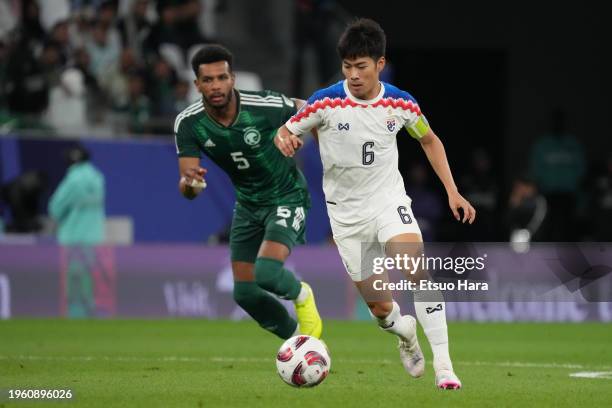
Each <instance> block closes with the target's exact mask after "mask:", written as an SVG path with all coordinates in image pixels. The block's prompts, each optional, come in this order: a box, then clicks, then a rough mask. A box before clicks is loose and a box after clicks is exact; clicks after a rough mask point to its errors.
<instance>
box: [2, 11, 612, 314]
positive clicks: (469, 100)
mask: <svg viewBox="0 0 612 408" xmlns="http://www.w3.org/2000/svg"><path fill="white" fill-rule="evenodd" d="M0 7H2V20H1V24H2V25H1V26H0V27H1V28H0V40H1V42H0V47H1V48H0V79H1V83H0V84H1V85H0V124H1V127H0V132H1V137H0V159H1V162H0V163H1V165H0V181H1V183H2V186H3V187H2V201H0V203H1V205H0V216H1V218H0V219H1V220H2V222H1V224H0V225H2V232H0V234H2V235H0V253H2V255H3V256H2V257H0V259H2V261H1V262H0V267H1V269H0V276H3V280H2V282H5V285H4V286H3V287H4V288H5V289H4V290H3V291H2V292H0V293H2V295H0V297H2V296H3V299H2V302H0V304H3V305H8V306H6V309H5V310H3V316H4V317H9V316H30V315H58V314H63V313H68V312H67V310H68V309H69V308H67V307H66V302H67V300H66V294H65V293H63V292H62V290H61V287H62V279H63V276H64V275H63V273H64V272H65V271H64V269H65V268H66V267H67V266H66V265H68V264H70V261H66V258H68V259H70V257H71V256H73V255H71V253H70V252H69V250H68V249H66V248H62V247H60V246H56V245H55V244H54V243H55V235H54V225H53V223H52V222H51V221H50V220H49V218H48V216H47V214H46V208H47V203H48V200H49V197H50V195H51V193H52V192H53V191H54V189H55V188H56V186H57V185H58V183H59V181H60V180H61V178H62V177H63V175H64V173H65V170H66V164H65V162H64V161H63V160H62V153H63V152H64V151H65V149H66V148H69V147H70V146H73V145H74V144H75V142H77V141H78V142H79V143H81V144H82V145H83V146H85V147H86V148H87V149H88V150H89V151H90V152H91V153H92V157H93V160H92V161H93V163H94V164H95V165H96V166H97V167H98V168H99V169H100V170H101V171H102V173H103V174H104V175H105V177H106V195H107V199H106V212H107V234H106V245H105V246H104V247H102V248H100V249H99V251H98V252H99V253H96V254H94V256H93V257H91V258H88V257H87V256H85V259H87V260H84V261H82V267H83V269H84V271H89V273H92V276H94V277H97V278H95V279H97V282H98V283H97V285H98V286H100V285H102V286H103V285H104V282H106V281H105V278H104V277H105V276H110V277H112V278H108V279H110V280H108V282H111V283H112V284H111V286H110V287H109V288H107V289H108V290H107V291H103V292H104V293H105V294H106V295H108V296H111V298H112V299H114V300H112V299H110V300H109V299H102V298H101V299H98V300H97V302H102V303H105V302H106V303H108V302H111V303H112V304H113V305H114V306H113V308H112V309H111V310H106V309H104V308H101V306H95V307H93V308H90V309H89V311H87V312H83V313H85V314H86V315H104V316H107V315H114V314H115V313H118V315H123V313H122V312H121V311H122V310H123V309H122V308H121V307H118V306H117V304H121V296H119V294H122V296H123V297H126V298H132V297H131V295H132V292H130V290H127V289H125V290H124V289H123V286H122V285H123V283H122V282H123V281H122V280H121V279H120V277H121V276H131V274H135V275H138V274H139V273H142V274H143V275H142V277H141V278H142V279H144V280H146V279H147V278H146V271H147V270H149V269H157V268H154V263H152V264H147V263H146V262H145V263H144V264H142V265H132V264H129V263H128V264H123V263H121V262H120V261H119V259H120V258H121V257H120V256H119V255H117V253H118V252H121V251H128V252H129V251H132V250H133V253H134V254H138V253H139V252H138V251H147V250H148V249H150V248H151V245H154V247H153V248H162V251H166V253H167V254H168V255H167V256H168V257H169V258H171V259H179V258H173V257H178V256H180V252H181V251H187V252H188V253H189V254H190V255H189V258H190V259H198V256H197V255H196V254H201V255H200V257H201V258H200V259H202V260H203V263H202V265H199V264H198V262H192V263H191V264H189V263H188V262H183V263H182V262H181V261H177V262H178V264H179V265H182V268H183V269H181V268H179V270H178V271H177V270H176V269H174V270H173V269H172V268H170V267H169V268H168V269H167V270H166V271H161V272H159V273H160V274H161V276H162V277H164V279H166V280H163V279H162V283H160V284H157V285H156V286H155V285H154V286H155V289H151V292H150V296H153V297H155V296H157V298H158V301H159V304H157V305H156V306H155V307H157V309H155V308H154V309H155V310H156V312H155V313H152V312H151V311H142V310H141V312H140V313H144V314H146V315H150V314H153V315H159V316H166V315H189V316H204V317H228V312H227V311H225V312H220V310H225V309H223V308H220V307H217V306H215V302H218V301H220V302H222V303H223V302H224V301H225V299H224V297H228V296H229V292H230V291H231V279H230V281H229V282H225V283H223V282H221V280H220V278H219V279H217V280H216V283H215V284H211V283H210V282H208V283H203V282H202V281H201V280H198V275H197V274H198V270H199V269H201V273H202V276H209V277H208V278H207V279H209V280H211V279H213V277H215V276H217V275H218V273H219V272H220V271H219V270H218V268H221V270H222V271H224V272H223V273H222V274H221V275H219V276H224V277H225V278H229V275H228V274H229V270H228V269H227V268H228V266H229V262H226V263H225V264H223V265H217V266H212V265H214V264H215V262H216V260H217V258H216V257H217V256H219V254H220V253H221V252H218V250H219V248H224V245H225V244H226V243H227V236H228V228H229V224H230V221H231V212H232V206H233V202H234V194H233V191H232V187H231V185H230V184H229V181H228V179H227V177H226V176H225V175H224V174H223V173H222V171H221V170H220V169H218V168H216V166H215V165H214V164H212V163H210V162H209V161H208V160H207V159H206V158H204V159H203V163H204V167H207V168H209V169H210V171H209V173H208V176H207V177H208V182H209V185H210V188H208V189H207V190H206V192H205V194H203V195H202V196H201V197H200V198H199V199H198V200H197V201H195V202H188V201H186V200H184V199H182V197H180V195H179V194H178V193H177V192H176V180H177V171H176V157H175V154H174V142H173V135H172V123H173V118H174V117H175V115H176V114H177V113H178V112H180V111H181V110H182V109H183V108H184V107H185V106H186V105H187V104H188V103H190V102H191V101H193V100H195V98H197V93H195V89H194V88H193V85H192V84H191V82H192V80H193V73H192V71H191V68H190V65H189V57H190V56H191V55H192V54H193V52H194V50H197V49H198V47H199V46H200V45H201V44H205V43H210V42H219V43H222V44H224V45H226V46H228V47H229V48H230V49H231V50H232V51H233V52H234V54H235V70H236V71H237V77H238V86H239V87H240V86H242V87H244V88H245V89H260V88H262V87H263V88H268V89H274V90H278V91H281V92H284V93H285V94H287V95H289V96H293V97H301V98H307V97H308V96H309V95H310V93H311V92H312V91H314V90H315V89H317V88H319V87H321V86H325V85H327V84H330V83H333V82H334V81H336V80H339V79H340V78H341V76H340V72H339V66H340V64H339V61H338V59H337V56H336V54H335V42H336V39H337V38H338V35H339V33H340V32H341V31H342V29H343V27H344V25H345V24H346V23H347V22H348V21H350V20H351V19H352V18H354V16H368V17H372V18H374V19H376V20H378V21H379V22H380V23H381V24H382V26H383V27H384V29H385V30H386V32H387V36H388V46H387V48H388V62H389V63H388V68H387V69H386V70H385V72H384V73H383V78H384V79H385V80H387V81H390V82H392V83H394V84H396V85H398V86H399V87H401V88H404V89H407V90H409V91H410V92H411V93H412V94H413V95H415V96H416V98H417V100H418V101H419V102H420V104H421V107H422V109H423V111H424V112H425V113H426V115H427V117H428V119H429V121H430V123H431V124H432V126H433V128H434V130H435V131H436V132H437V133H438V134H439V135H440V137H441V138H442V140H443V141H444V143H445V145H446V148H447V151H448V156H449V160H450V163H451V166H452V168H453V171H454V175H455V179H456V180H457V183H458V185H459V188H460V191H461V192H462V193H463V194H464V195H465V196H466V197H467V198H468V199H470V200H471V201H472V203H473V204H474V205H475V207H476V208H477V209H478V213H479V219H478V222H477V223H476V224H475V225H474V226H472V227H466V226H463V225H460V224H457V223H455V222H454V221H453V220H452V217H451V216H450V212H449V211H448V209H447V206H446V201H445V197H444V192H443V190H442V189H441V187H440V184H439V182H438V181H437V179H436V178H435V176H434V174H433V172H432V171H431V170H430V168H429V166H428V164H427V163H426V161H425V160H424V155H423V154H422V153H421V152H420V149H419V148H418V145H417V144H416V143H415V142H414V141H413V140H411V139H410V138H409V137H408V135H407V134H406V133H405V131H402V132H400V134H399V136H398V144H399V148H400V151H401V154H400V170H401V171H402V174H403V175H404V180H405V182H406V189H407V191H408V193H409V194H410V195H411V196H412V197H413V199H414V202H413V210H414V213H415V215H416V217H417V218H418V219H419V223H420V225H421V228H422V230H423V232H424V236H425V238H426V240H430V241H433V240H438V241H448V242H462V241H466V242H467V241H469V242H507V241H509V240H519V241H520V240H521V239H522V238H521V235H520V234H519V235H516V234H514V233H516V232H517V231H521V230H524V229H531V231H530V233H531V237H532V240H533V241H548V242H558V241H570V242H579V241H600V242H601V241H609V240H610V235H611V234H612V232H611V231H612V228H610V227H612V154H611V151H612V149H611V144H612V142H611V141H610V138H608V137H607V136H606V135H607V133H608V129H607V127H606V126H605V125H606V121H607V112H608V111H609V110H610V99H609V91H610V77H609V72H610V68H611V67H610V62H609V58H607V54H608V52H609V49H608V48H609V42H608V41H607V38H608V37H609V36H607V35H606V34H609V33H607V31H609V26H608V24H607V22H606V20H605V17H604V13H601V10H600V9H599V8H598V7H599V6H597V3H595V2H593V3H592V4H591V3H589V2H586V3H583V4H582V5H581V6H580V7H575V6H571V7H570V6H569V5H562V4H556V5H555V6H554V8H553V7H552V6H551V4H548V3H547V2H532V3H528V2H525V3H524V4H520V2H519V3H516V2H512V3H504V4H492V3H490V2H484V1H483V2H470V3H469V4H461V5H459V4H458V3H455V2H443V1H437V2H427V3H424V2H402V3H399V2H396V3H393V2H390V3H386V4H385V5H384V7H372V5H371V3H370V2H365V1H351V2H348V1H280V0H278V1H273V0H266V1H260V2H251V1H223V0H202V1H196V0H189V1H188V0H172V1H157V2H156V1H136V0H132V1H128V0H126V1H68V0H54V1H44V2H38V1H27V0H23V1H14V0H13V1H11V0H7V1H2V2H1V3H0ZM298 161H299V164H300V166H301V168H302V169H303V171H304V173H305V175H306V177H307V179H308V182H309V187H310V191H311V193H312V196H313V208H312V210H311V211H310V214H309V217H308V222H307V228H308V229H307V231H308V232H307V238H308V242H309V246H308V247H306V248H305V249H304V251H312V250H316V251H320V253H321V254H323V255H322V259H328V258H329V259H330V260H331V261H330V262H328V263H329V265H325V266H324V265H323V264H321V265H320V268H319V269H321V270H320V271H319V273H320V274H321V276H322V279H323V280H325V279H329V280H330V282H331V281H335V280H336V281H337V282H336V285H337V288H339V289H338V290H342V291H343V292H342V293H346V302H344V303H348V305H349V306H348V307H347V306H346V304H344V303H343V305H342V306H338V308H340V307H341V308H342V310H344V312H342V313H340V312H338V311H337V310H335V309H334V306H333V305H330V311H329V313H331V315H333V316H342V317H350V316H352V312H351V310H352V303H351V302H354V294H353V292H352V291H351V289H350V286H349V285H350V282H348V280H343V279H344V276H343V272H342V268H341V267H338V265H339V264H338V263H337V261H338V259H337V256H335V257H334V254H335V249H334V248H333V245H332V243H331V242H332V241H331V239H330V229H329V221H328V219H327V215H326V212H325V206H324V200H323V193H322V189H321V164H320V160H319V158H318V150H317V146H316V144H314V143H312V142H311V143H307V145H306V147H305V148H304V149H302V151H301V152H300V153H299V156H298ZM542 214H543V215H542ZM534 219H537V220H536V221H538V222H535V227H534V221H533V220H534ZM147 245H149V246H148V247H147ZM24 248H25V249H24ZM301 250H302V249H298V251H297V253H298V254H299V253H300V252H299V251H301ZM31 252H34V253H36V254H43V255H40V259H38V260H36V257H33V258H32V257H30V256H28V255H23V257H22V258H20V257H16V256H15V254H21V253H23V254H28V253H31ZM37 256H38V255H37ZM134 256H135V255H134ZM25 258H28V259H27V261H28V262H38V263H39V264H41V265H45V266H46V267H45V268H42V269H41V268H37V267H34V266H33V265H32V266H30V267H29V268H28V267H25V265H26V264H27V262H26V259H25ZM221 258H222V259H226V257H225V256H223V257H221ZM297 258H299V256H298V257H297ZM9 260H10V261H9ZM208 260H214V261H215V262H212V263H211V262H208ZM207 262H208V263H207ZM204 265H205V266H204ZM310 266H312V265H310ZM295 267H296V270H297V272H298V273H302V274H305V276H307V275H308V272H307V271H305V270H304V269H309V268H304V267H303V266H300V265H296V266H295ZM22 269H23V270H26V271H27V272H29V273H30V274H32V275H31V276H30V275H26V274H25V273H24V271H23V270H22ZM314 269H316V265H315V268H314ZM181 270H185V271H187V272H185V276H182V275H181ZM149 273H152V272H149ZM26 276H27V278H26ZM39 276H40V277H43V276H45V277H47V278H49V279H50V282H54V286H48V285H46V284H45V285H42V284H41V285H40V294H39V295H37V296H34V292H33V290H32V282H33V281H36V280H38V279H39V278H38V277H39ZM225 278H224V279H225ZM40 281H41V282H42V280H40ZM149 281H154V279H153V278H151V279H149ZM168 285H169V286H168ZM224 285H225V286H224ZM227 285H229V289H230V290H229V291H228V286H227ZM94 287H96V285H94ZM134 287H136V286H134ZM169 288H174V289H169ZM179 288H180V289H179ZM97 290H102V289H100V288H98V289H97ZM132 290H136V289H132ZM109 291H110V292H109ZM173 291H175V292H176V293H180V294H181V296H183V297H184V302H186V304H191V303H190V302H195V303H197V304H198V305H196V306H193V307H191V306H190V307H186V309H185V310H183V311H180V310H178V309H177V308H176V307H174V308H173V307H172V302H173V300H172V299H173V298H172V296H173V295H171V293H174V292H173ZM209 292H210V293H209ZM216 294H222V296H221V297H220V299H221V300H215V301H214V302H212V304H211V303H210V302H209V303H207V300H206V299H207V296H212V297H213V298H215V299H216V297H215V295H216ZM106 295H102V294H99V293H98V294H97V296H102V297H104V296H106ZM45 296H46V297H48V301H49V302H51V303H49V304H48V305H47V306H40V305H39V306H40V307H38V308H36V307H34V306H33V305H34V303H35V302H34V299H41V298H42V297H45ZM177 296H178V295H177ZM198 302H199V303H198ZM164 304H165V309H164V308H163V307H162V306H163V305H164ZM152 307H153V306H152ZM97 309H100V310H97ZM102 309H104V310H102ZM356 309H359V308H358V307H356ZM34 310H36V312H34ZM151 310H153V309H151ZM118 311H119V312H118ZM127 314H129V315H134V316H138V315H139V313H138V312H130V313H127ZM358 314H359V313H358ZM525 318H526V319H529V317H528V316H526V317H525ZM490 319H492V320H495V319H496V316H495V315H492V316H490ZM559 319H560V320H564V318H563V317H561V318H559Z"/></svg>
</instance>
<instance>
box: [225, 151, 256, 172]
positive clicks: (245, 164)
mask: <svg viewBox="0 0 612 408" xmlns="http://www.w3.org/2000/svg"><path fill="white" fill-rule="evenodd" d="M230 154H231V155H232V160H234V161H235V162H236V163H238V166H237V167H238V170H246V169H248V168H249V167H251V165H250V164H249V161H248V160H247V159H246V157H243V153H242V152H232V153H230Z"/></svg>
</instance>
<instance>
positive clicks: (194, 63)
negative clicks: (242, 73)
mask: <svg viewBox="0 0 612 408" xmlns="http://www.w3.org/2000/svg"><path fill="white" fill-rule="evenodd" d="M219 61H226V62H227V65H229V70H230V72H232V64H233V62H234V56H233V55H232V53H231V52H230V51H229V50H228V49H227V48H225V47H224V46H222V45H219V44H209V45H205V46H204V47H202V48H200V50H199V51H198V52H196V54H195V55H194V56H193V58H192V59H191V67H192V68H193V72H194V73H195V76H196V78H197V77H198V71H199V68H200V65H202V64H212V63H213V62H219Z"/></svg>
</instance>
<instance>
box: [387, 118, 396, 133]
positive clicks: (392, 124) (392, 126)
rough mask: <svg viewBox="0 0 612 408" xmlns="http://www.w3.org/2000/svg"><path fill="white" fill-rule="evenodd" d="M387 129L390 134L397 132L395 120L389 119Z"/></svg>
mask: <svg viewBox="0 0 612 408" xmlns="http://www.w3.org/2000/svg"><path fill="white" fill-rule="evenodd" d="M387 129H388V130H389V132H393V131H394V130H395V118H391V119H387Z"/></svg>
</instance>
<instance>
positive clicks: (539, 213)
mask: <svg viewBox="0 0 612 408" xmlns="http://www.w3.org/2000/svg"><path fill="white" fill-rule="evenodd" d="M547 211H548V209H547V204H546V199H545V198H544V196H543V195H542V194H540V192H539V191H538V187H537V186H536V184H535V182H534V181H533V180H532V179H530V178H529V177H519V178H517V179H516V180H515V181H514V183H513V186H512V192H511V193H510V200H509V203H508V215H507V222H508V228H509V234H510V236H509V240H510V242H513V243H528V242H531V241H541V240H542V231H541V226H542V223H543V222H544V220H545V219H546V217H547Z"/></svg>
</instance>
